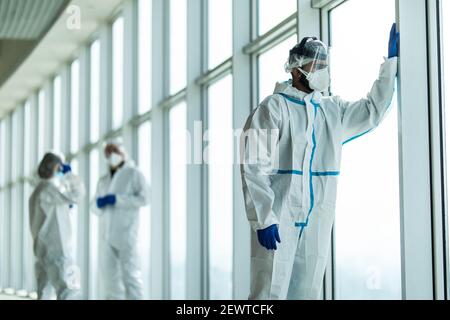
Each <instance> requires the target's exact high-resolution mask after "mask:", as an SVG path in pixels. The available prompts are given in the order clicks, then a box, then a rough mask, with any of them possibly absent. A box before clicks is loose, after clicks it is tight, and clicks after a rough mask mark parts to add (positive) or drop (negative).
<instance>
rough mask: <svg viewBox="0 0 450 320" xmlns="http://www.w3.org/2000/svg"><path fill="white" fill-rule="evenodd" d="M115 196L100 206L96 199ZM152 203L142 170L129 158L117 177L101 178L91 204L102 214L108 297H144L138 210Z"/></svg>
mask: <svg viewBox="0 0 450 320" xmlns="http://www.w3.org/2000/svg"><path fill="white" fill-rule="evenodd" d="M106 195H115V196H116V203H115V204H114V205H113V206H111V205H108V206H106V207H104V208H103V209H98V208H97V206H96V204H95V200H96V199H97V198H99V197H104V196H106ZM149 203H150V187H149V185H148V183H147V181H146V179H145V177H144V175H143V174H142V173H141V172H140V171H139V169H138V168H137V167H136V166H135V165H134V164H133V163H132V162H131V161H127V162H125V163H124V165H123V166H122V167H120V168H119V169H117V171H116V172H115V174H114V176H111V173H110V172H108V173H107V174H106V175H104V176H103V177H101V178H100V180H99V182H98V185H97V192H96V195H95V199H94V201H93V203H92V205H91V209H92V211H93V212H94V213H96V214H98V215H99V216H100V229H101V230H103V232H102V233H103V234H102V238H103V240H104V241H103V243H102V246H100V248H101V256H102V271H103V276H104V280H105V286H106V299H109V300H121V299H124V298H126V299H129V300H140V299H142V298H143V289H142V273H141V267H140V259H139V254H138V251H137V250H138V231H139V209H140V208H141V207H144V206H146V205H148V204H149Z"/></svg>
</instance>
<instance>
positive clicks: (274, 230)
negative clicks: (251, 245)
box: [257, 224, 281, 250]
mask: <svg viewBox="0 0 450 320" xmlns="http://www.w3.org/2000/svg"><path fill="white" fill-rule="evenodd" d="M257 233H258V241H259V243H260V244H261V245H262V246H263V247H264V248H266V249H267V250H277V241H278V243H281V240H280V235H279V234H278V225H276V224H274V225H271V226H270V227H268V228H266V229H264V230H258V231H257Z"/></svg>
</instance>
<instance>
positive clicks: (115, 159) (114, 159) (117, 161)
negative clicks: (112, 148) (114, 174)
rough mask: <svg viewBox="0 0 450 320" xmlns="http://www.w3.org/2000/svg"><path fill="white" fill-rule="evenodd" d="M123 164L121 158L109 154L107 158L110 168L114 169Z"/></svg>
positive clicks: (115, 154) (117, 155) (114, 154)
mask: <svg viewBox="0 0 450 320" xmlns="http://www.w3.org/2000/svg"><path fill="white" fill-rule="evenodd" d="M122 162H123V157H122V156H121V155H119V154H117V153H111V155H110V156H109V158H108V164H109V166H110V167H111V168H116V167H117V166H119V165H120V164H121V163H122Z"/></svg>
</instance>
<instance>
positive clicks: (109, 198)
mask: <svg viewBox="0 0 450 320" xmlns="http://www.w3.org/2000/svg"><path fill="white" fill-rule="evenodd" d="M103 199H104V201H105V204H106V205H111V206H113V205H115V204H116V196H115V195H113V194H108V195H107V196H106V197H104V198H103Z"/></svg>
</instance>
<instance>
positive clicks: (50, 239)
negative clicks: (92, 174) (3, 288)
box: [29, 153, 85, 300]
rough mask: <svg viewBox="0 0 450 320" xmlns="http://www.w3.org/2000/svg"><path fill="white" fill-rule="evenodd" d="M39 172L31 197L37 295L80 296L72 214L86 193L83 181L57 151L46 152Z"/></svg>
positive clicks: (61, 297)
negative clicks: (73, 241)
mask: <svg viewBox="0 0 450 320" xmlns="http://www.w3.org/2000/svg"><path fill="white" fill-rule="evenodd" d="M38 175H39V182H38V184H37V186H36V188H35V189H34V192H33V193H32V195H31V197H30V199H29V211H30V228H31V235H32V238H33V250H34V254H35V256H36V265H35V272H36V280H37V294H38V299H39V300H48V299H51V298H52V297H53V294H54V291H56V297H57V299H58V300H74V299H80V298H81V297H80V274H79V268H78V267H77V266H76V265H75V264H74V258H73V254H72V245H71V244H72V227H71V222H70V216H69V214H70V209H71V208H72V207H73V205H74V204H76V203H77V202H79V201H80V200H81V198H82V197H83V196H84V193H85V189H84V185H83V183H82V181H81V179H80V178H79V177H78V176H76V175H74V174H73V173H72V169H71V167H70V165H68V164H63V159H62V157H61V156H59V155H57V154H55V153H47V154H46V155H45V156H44V158H43V159H42V161H41V163H40V165H39V168H38Z"/></svg>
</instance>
